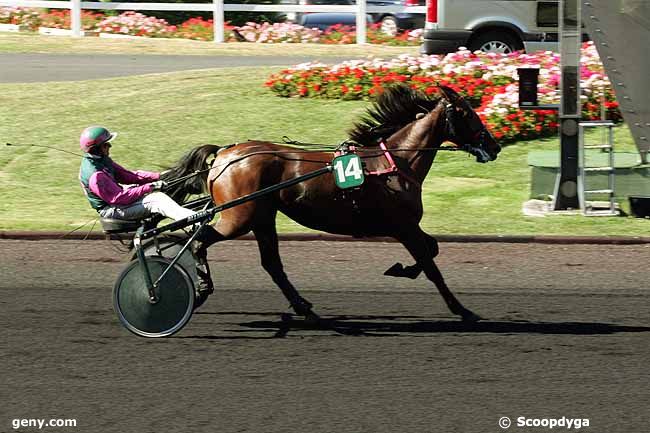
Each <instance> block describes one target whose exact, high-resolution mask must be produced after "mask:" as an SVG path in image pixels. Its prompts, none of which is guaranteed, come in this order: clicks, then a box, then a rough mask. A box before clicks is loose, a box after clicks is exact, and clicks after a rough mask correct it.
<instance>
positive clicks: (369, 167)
mask: <svg viewBox="0 0 650 433" xmlns="http://www.w3.org/2000/svg"><path fill="white" fill-rule="evenodd" d="M439 89H440V97H438V98H434V97H429V96H426V95H424V94H422V93H421V92H418V91H415V90H413V89H411V88H410V87H407V86H404V85H401V86H396V87H392V88H388V89H386V90H385V91H384V92H383V94H382V95H381V96H380V97H379V98H378V99H377V100H376V102H375V103H374V104H373V105H372V106H371V107H370V108H369V109H368V111H367V113H366V116H365V117H364V118H362V119H361V121H359V122H358V123H357V124H355V126H354V128H353V129H352V130H351V131H350V134H349V135H350V139H351V140H352V141H353V142H354V143H355V146H356V153H357V155H359V156H360V157H361V158H362V160H363V161H364V165H365V172H366V176H365V183H364V184H363V185H362V186H361V187H359V188H358V189H357V190H352V191H349V190H346V191H344V190H341V189H339V188H338V187H337V186H336V185H335V182H334V177H333V174H332V173H327V174H325V175H321V176H319V177H316V178H313V179H310V180H307V181H304V182H302V183H299V184H297V185H295V186H292V187H288V188H286V189H283V190H280V191H277V192H275V193H272V194H269V195H266V196H263V197H262V198H260V199H257V200H254V201H250V202H247V203H244V204H240V205H238V206H235V207H233V208H230V209H227V210H225V211H223V212H222V213H221V216H220V218H219V220H218V221H217V222H216V223H215V224H214V226H213V227H214V228H215V229H216V231H214V236H212V238H213V239H211V240H210V241H209V244H212V243H215V242H219V241H223V240H228V239H234V238H237V237H239V236H242V235H244V234H246V233H249V232H251V231H252V232H253V233H254V234H255V238H256V240H257V244H258V247H259V251H260V255H261V261H262V266H263V268H264V269H265V270H266V271H267V272H268V273H269V275H270V276H271V278H272V279H273V281H274V282H275V284H276V285H277V286H278V287H279V288H280V289H281V290H282V293H283V294H284V296H285V297H286V298H287V300H288V301H289V302H290V304H291V307H292V308H293V309H294V310H295V312H296V313H297V314H299V315H304V316H305V317H308V318H309V317H315V318H317V317H318V316H317V315H316V314H315V313H314V312H313V311H312V304H311V303H310V302H308V301H307V300H306V299H305V298H303V297H302V296H301V295H300V294H299V293H298V291H297V290H296V288H295V287H294V286H293V285H292V284H291V282H290V281H289V279H288V277H287V275H286V274H285V272H284V270H283V265H282V261H281V259H280V254H279V250H278V235H277V232H276V226H275V218H276V214H277V212H278V211H280V212H282V213H283V214H285V215H286V216H288V217H289V218H291V219H293V220H294V221H296V222H298V223H300V224H302V225H303V226H306V227H309V228H312V229H315V230H320V231H325V232H329V233H334V234H340V235H350V236H354V237H373V236H383V237H392V238H395V239H396V240H397V241H399V242H400V243H401V244H402V245H403V246H404V247H405V248H406V249H407V250H408V252H409V253H410V254H411V256H413V258H414V259H415V264H414V265H412V266H407V267H403V266H402V265H401V264H399V263H396V264H395V265H393V266H392V267H391V268H390V269H388V270H387V271H386V272H385V275H391V276H397V277H408V278H416V277H417V276H418V275H419V274H420V273H421V272H422V271H423V272H424V274H425V275H426V277H427V278H428V279H429V280H431V281H432V282H433V283H434V284H435V286H436V287H437V289H438V291H439V292H440V294H441V295H442V297H443V299H444V300H445V302H446V303H447V306H448V308H449V309H450V311H451V312H452V313H454V314H457V315H459V316H461V318H462V319H463V320H465V321H477V320H480V317H479V316H478V315H476V314H474V313H473V312H472V311H470V310H469V309H467V308H465V307H464V306H463V305H462V304H461V303H460V302H459V301H458V299H456V297H455V296H454V294H453V293H452V292H451V291H450V290H449V288H448V287H447V284H446V283H445V280H444V278H443V276H442V274H441V273H440V270H439V269H438V266H437V265H436V263H435V261H434V258H435V257H436V256H437V255H438V244H437V242H436V240H435V239H434V238H433V237H432V236H430V235H428V234H427V233H425V232H424V231H423V230H422V229H421V228H420V226H419V223H420V220H421V219H422V213H423V207H422V195H421V194H422V189H421V185H422V182H423V181H424V179H425V177H426V176H427V173H428V172H429V170H430V169H431V166H432V164H433V161H434V158H435V156H436V153H437V151H438V150H439V149H440V147H441V145H442V144H443V143H444V142H451V143H454V144H455V145H456V146H459V147H462V148H463V149H464V150H466V151H468V152H470V153H472V154H474V155H475V156H476V157H477V160H478V161H479V162H487V161H491V160H494V159H496V157H497V154H498V153H499V151H500V150H501V148H500V146H499V145H498V144H497V142H496V141H495V140H494V138H493V137H492V135H491V134H490V133H489V132H488V130H487V129H486V128H485V126H484V125H483V123H482V122H481V120H480V118H479V117H478V115H477V114H476V113H475V112H474V110H473V109H472V107H471V106H470V105H469V104H468V103H467V101H465V100H464V99H463V98H462V97H461V96H460V95H459V94H458V93H456V92H455V91H454V90H453V89H451V88H448V87H444V86H439ZM211 157H214V160H213V161H212V162H211V166H210V165H209V164H208V162H207V161H208V160H209V159H210V158H211ZM332 159H333V153H332V152H331V151H330V152H328V151H322V152H321V151H314V150H312V151H310V152H309V153H306V152H304V151H302V152H301V151H300V149H296V148H295V147H290V146H286V145H279V144H275V143H271V142H266V141H248V142H245V143H238V144H236V145H230V146H227V147H220V146H216V145H204V146H200V147H198V148H196V149H194V150H192V151H191V152H190V153H189V154H188V155H186V156H185V157H184V158H183V160H181V162H180V163H179V164H178V165H177V166H175V167H173V168H171V169H170V170H169V171H168V172H167V173H166V174H165V179H169V180H173V179H174V178H178V177H182V176H186V175H187V174H188V173H193V172H195V171H199V170H202V171H203V176H196V177H194V178H191V179H188V180H187V181H185V182H184V183H180V184H178V185H177V186H176V187H175V188H174V189H172V190H171V191H168V194H170V195H171V196H172V197H173V198H175V199H176V200H181V201H182V200H183V199H184V198H186V195H187V194H196V193H201V192H202V191H203V190H204V189H207V192H209V194H210V195H211V196H212V200H213V202H214V203H215V204H216V205H220V204H223V203H225V202H228V201H230V200H233V199H236V198H239V197H242V196H244V195H246V194H250V193H252V192H255V191H258V190H260V189H262V188H264V187H267V186H270V185H274V184H278V183H280V182H282V181H285V180H288V179H291V178H295V177H297V176H300V175H303V174H306V173H309V172H311V171H314V170H317V169H319V168H322V167H324V166H325V165H327V164H329V163H331V162H332ZM210 167H211V169H210ZM208 170H209V171H208Z"/></svg>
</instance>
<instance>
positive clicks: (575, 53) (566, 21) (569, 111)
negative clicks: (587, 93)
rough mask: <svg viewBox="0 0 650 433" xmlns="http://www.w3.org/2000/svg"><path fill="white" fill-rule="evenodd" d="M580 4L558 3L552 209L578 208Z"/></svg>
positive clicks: (576, 1) (572, 0) (575, 1)
mask: <svg viewBox="0 0 650 433" xmlns="http://www.w3.org/2000/svg"><path fill="white" fill-rule="evenodd" d="M580 4H581V2H580V1H579V0H564V1H561V2H560V17H559V19H560V56H561V57H560V68H561V74H562V75H561V79H560V113H559V114H560V175H559V178H558V181H557V182H556V185H555V194H554V200H555V203H554V204H553V209H554V210H567V209H581V208H582V206H581V203H580V199H579V196H578V144H579V128H578V123H579V122H580V114H581V111H582V107H581V104H580V45H581V37H582V29H581V27H582V26H581V16H580V14H581V8H580Z"/></svg>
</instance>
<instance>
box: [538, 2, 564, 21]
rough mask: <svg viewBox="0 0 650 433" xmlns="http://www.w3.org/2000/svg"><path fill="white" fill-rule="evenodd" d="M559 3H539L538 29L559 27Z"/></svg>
mask: <svg viewBox="0 0 650 433" xmlns="http://www.w3.org/2000/svg"><path fill="white" fill-rule="evenodd" d="M558 13H559V11H558V3H557V2H556V1H555V2H543V1H541V2H538V3H537V27H557V26H558V20H557V17H558Z"/></svg>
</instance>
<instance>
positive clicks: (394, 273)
mask: <svg viewBox="0 0 650 433" xmlns="http://www.w3.org/2000/svg"><path fill="white" fill-rule="evenodd" d="M403 274H404V266H403V265H402V264H401V263H395V264H394V265H393V266H391V267H390V268H388V269H386V272H384V275H387V276H389V277H401V276H402V275H403Z"/></svg>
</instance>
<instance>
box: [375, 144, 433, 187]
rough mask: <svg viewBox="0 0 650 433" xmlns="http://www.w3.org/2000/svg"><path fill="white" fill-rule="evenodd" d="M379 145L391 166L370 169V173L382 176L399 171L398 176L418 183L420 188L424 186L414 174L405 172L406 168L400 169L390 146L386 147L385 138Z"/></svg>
mask: <svg viewBox="0 0 650 433" xmlns="http://www.w3.org/2000/svg"><path fill="white" fill-rule="evenodd" d="M379 147H380V148H381V150H383V151H384V156H385V157H386V160H387V161H388V163H389V164H390V167H388V168H384V169H382V170H375V171H369V172H368V175H376V176H381V175H382V174H390V173H397V175H398V176H402V177H403V178H404V179H406V180H407V181H409V182H411V183H412V184H414V185H417V187H418V188H422V185H421V184H420V182H418V181H417V180H416V179H415V178H413V176H411V175H409V174H407V173H405V172H404V170H400V169H399V167H397V165H396V164H395V160H394V159H393V155H391V153H390V152H389V151H388V148H387V147H386V144H384V141H383V140H382V141H380V142H379Z"/></svg>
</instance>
